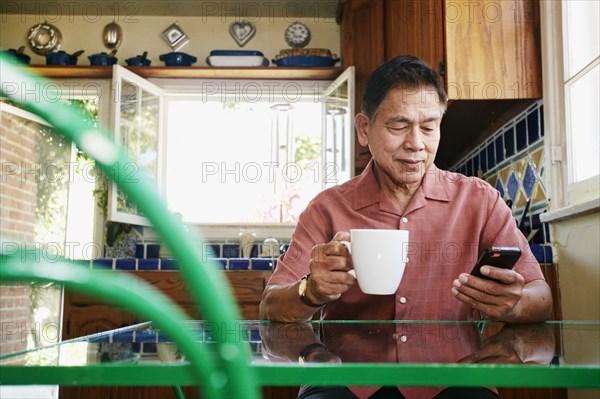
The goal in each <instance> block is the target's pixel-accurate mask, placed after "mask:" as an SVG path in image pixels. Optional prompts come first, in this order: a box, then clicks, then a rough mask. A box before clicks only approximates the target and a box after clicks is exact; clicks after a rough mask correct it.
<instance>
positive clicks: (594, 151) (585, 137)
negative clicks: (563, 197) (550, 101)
mask: <svg viewBox="0 0 600 399" xmlns="http://www.w3.org/2000/svg"><path fill="white" fill-rule="evenodd" d="M599 87H600V65H596V66H595V67H594V68H593V69H592V70H591V71H589V72H588V73H586V74H584V75H583V76H581V77H580V78H579V79H577V80H575V81H574V82H573V83H571V84H569V85H567V88H566V90H567V94H566V98H567V129H568V132H569V135H568V137H569V152H570V154H569V155H570V161H571V162H570V166H571V171H570V181H571V182H579V181H583V180H585V179H588V178H590V177H592V176H596V175H598V174H599V173H600V171H599V162H598V148H600V143H599V140H598V136H599V132H600V121H599V119H600V117H599V115H598V110H599V109H600V99H599V89H598V88H599Z"/></svg>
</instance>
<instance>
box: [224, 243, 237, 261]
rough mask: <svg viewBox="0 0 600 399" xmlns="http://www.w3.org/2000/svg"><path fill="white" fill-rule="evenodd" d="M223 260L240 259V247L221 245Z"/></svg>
mask: <svg viewBox="0 0 600 399" xmlns="http://www.w3.org/2000/svg"><path fill="white" fill-rule="evenodd" d="M222 257H223V258H239V257H240V246H239V244H223V255H222Z"/></svg>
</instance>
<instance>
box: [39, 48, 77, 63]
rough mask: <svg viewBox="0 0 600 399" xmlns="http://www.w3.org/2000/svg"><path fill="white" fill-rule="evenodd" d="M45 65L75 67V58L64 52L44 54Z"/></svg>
mask: <svg viewBox="0 0 600 399" xmlns="http://www.w3.org/2000/svg"><path fill="white" fill-rule="evenodd" d="M46 64H47V65H77V57H73V56H71V55H70V54H67V53H66V52H64V51H62V50H61V51H56V52H54V53H48V54H46Z"/></svg>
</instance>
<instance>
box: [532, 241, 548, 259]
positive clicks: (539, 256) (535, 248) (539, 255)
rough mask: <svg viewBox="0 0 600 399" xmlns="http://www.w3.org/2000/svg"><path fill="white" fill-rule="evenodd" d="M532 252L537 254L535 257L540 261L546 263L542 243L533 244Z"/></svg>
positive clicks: (534, 254)
mask: <svg viewBox="0 0 600 399" xmlns="http://www.w3.org/2000/svg"><path fill="white" fill-rule="evenodd" d="M531 252H533V256H535V259H536V260H537V261H538V263H545V261H544V257H545V253H544V247H543V246H542V245H532V246H531Z"/></svg>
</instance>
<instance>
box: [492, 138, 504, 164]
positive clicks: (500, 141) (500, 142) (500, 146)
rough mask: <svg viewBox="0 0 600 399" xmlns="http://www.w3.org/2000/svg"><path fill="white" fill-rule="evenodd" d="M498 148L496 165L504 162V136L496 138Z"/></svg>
mask: <svg viewBox="0 0 600 399" xmlns="http://www.w3.org/2000/svg"><path fill="white" fill-rule="evenodd" d="M494 145H495V147H496V165H497V164H499V163H500V162H502V161H504V136H502V135H500V136H498V137H496V140H495V143H494Z"/></svg>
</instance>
